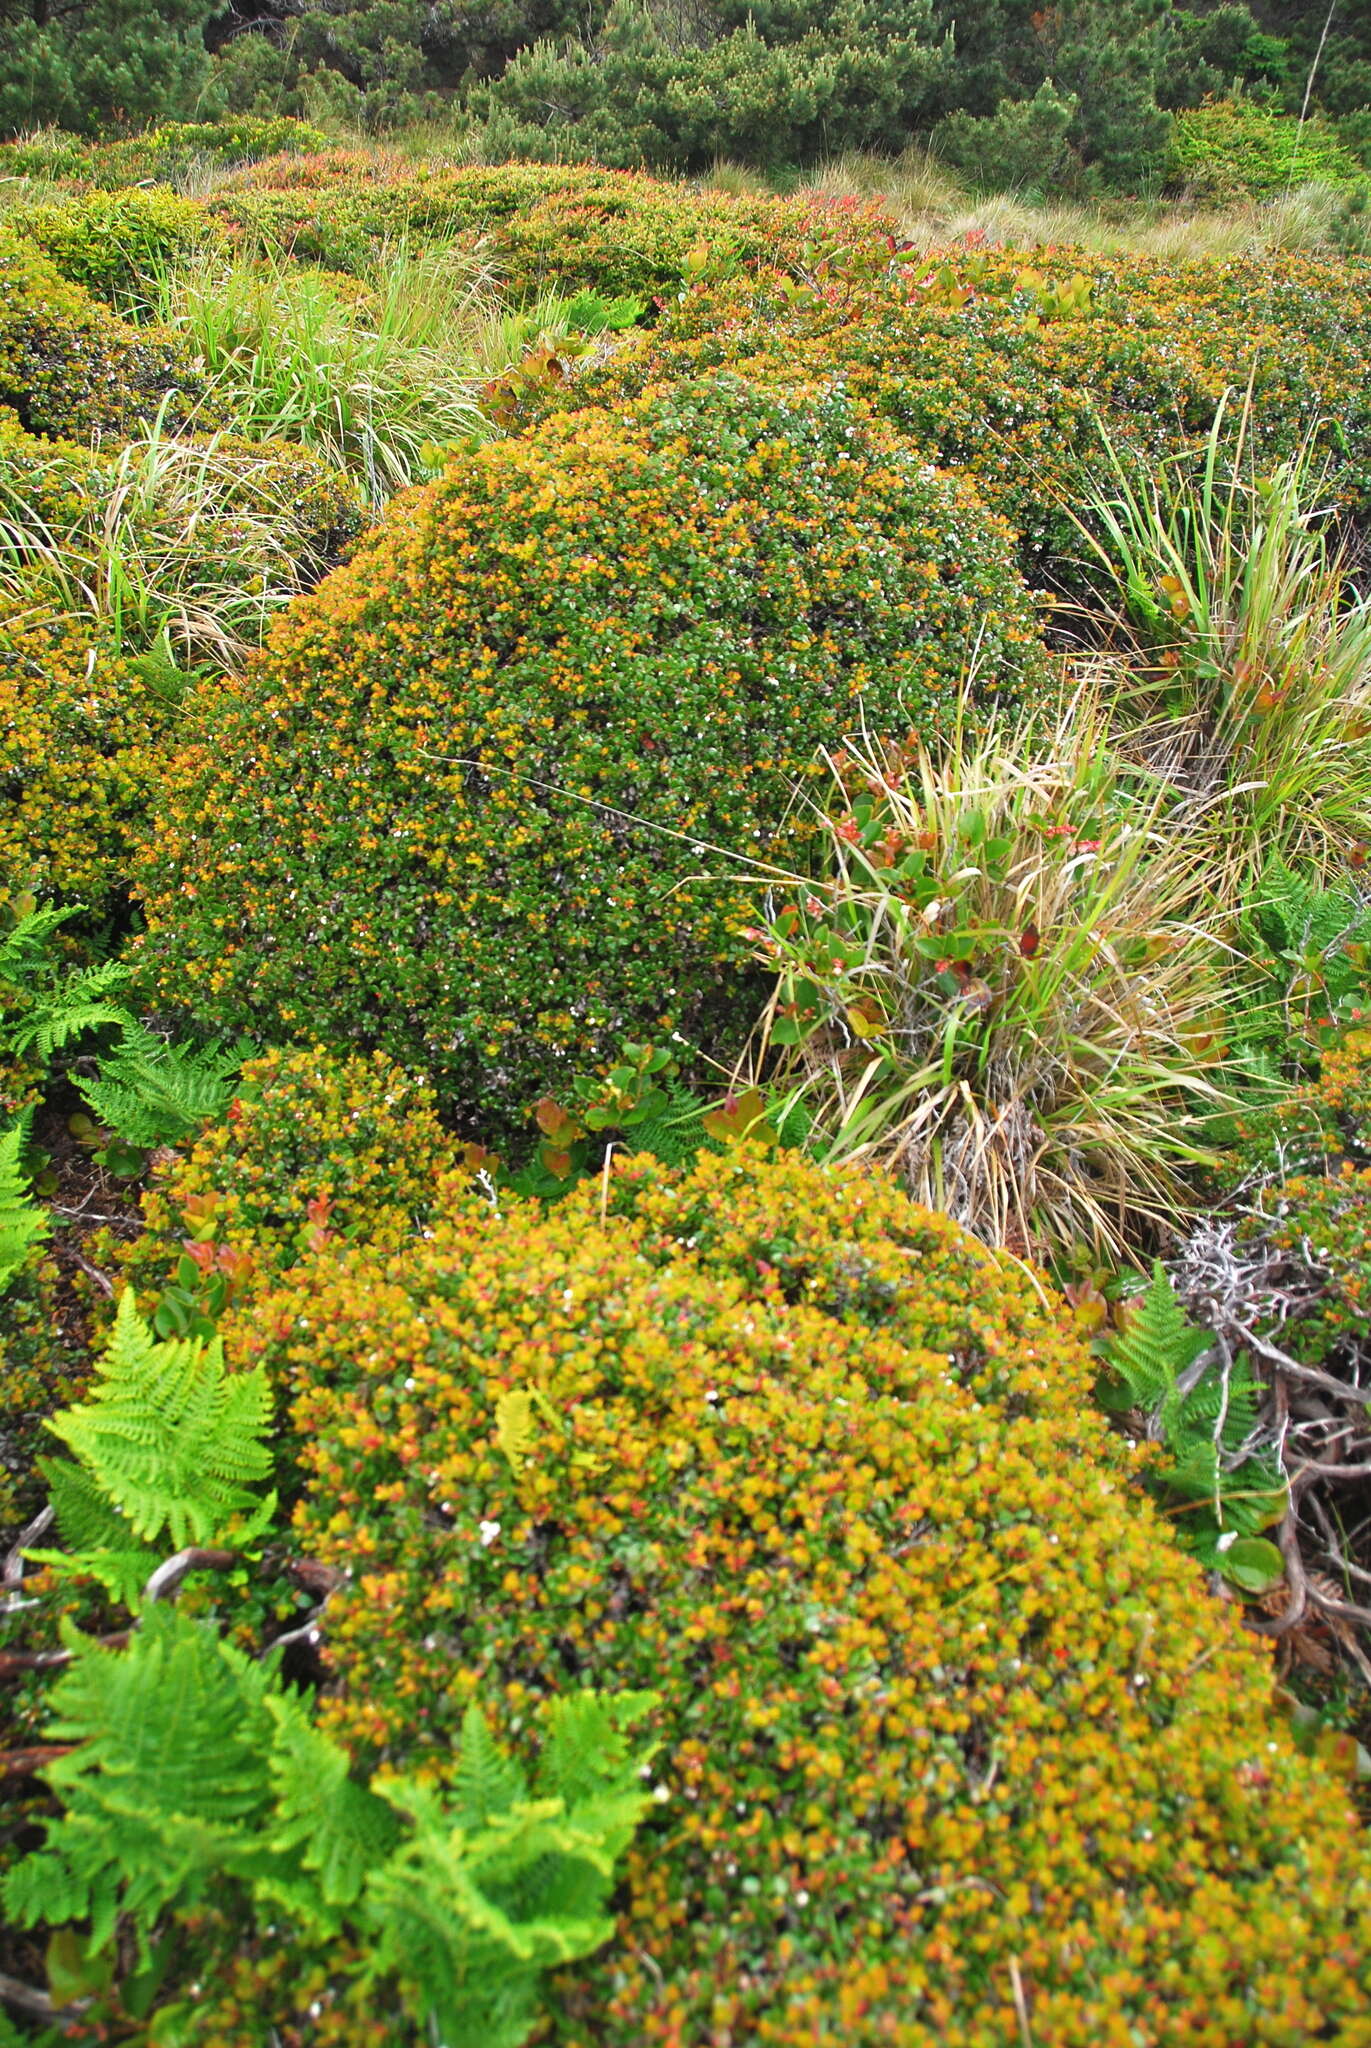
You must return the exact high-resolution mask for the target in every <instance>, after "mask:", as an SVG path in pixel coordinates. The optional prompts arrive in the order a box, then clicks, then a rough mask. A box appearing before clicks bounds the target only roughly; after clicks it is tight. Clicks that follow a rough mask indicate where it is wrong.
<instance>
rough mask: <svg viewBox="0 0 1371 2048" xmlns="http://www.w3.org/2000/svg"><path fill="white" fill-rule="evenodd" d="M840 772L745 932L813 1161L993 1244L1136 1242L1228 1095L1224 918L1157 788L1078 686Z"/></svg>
mask: <svg viewBox="0 0 1371 2048" xmlns="http://www.w3.org/2000/svg"><path fill="white" fill-rule="evenodd" d="M829 765H830V768H831V770H832V774H833V797H834V809H833V810H832V811H831V812H830V814H829V815H828V816H827V817H826V820H825V840H824V855H823V860H822V863H821V871H820V873H819V875H818V876H817V878H816V877H815V876H813V875H810V876H801V875H798V874H797V875H794V876H792V877H790V878H789V880H788V884H787V885H786V886H785V887H784V888H783V890H782V891H781V892H780V893H779V894H778V895H777V896H776V897H775V898H774V901H773V907H772V912H771V915H770V916H769V918H768V920H767V923H766V925H765V927H764V928H763V929H761V930H760V931H759V932H758V934H757V937H758V941H759V956H760V957H761V958H762V959H764V960H765V961H766V962H768V964H770V965H771V966H772V967H773V968H774V969H776V970H777V971H778V976H779V978H778V983H777V987H776V991H775V994H774V996H773V1000H772V1002H771V1004H770V1006H769V1008H768V1011H767V1013H766V1016H765V1018H764V1020H763V1025H762V1029H761V1040H762V1047H761V1059H762V1060H763V1061H774V1066H773V1069H772V1072H773V1083H774V1085H775V1086H776V1087H777V1088H778V1089H780V1090H782V1091H787V1092H788V1093H789V1095H790V1097H791V1098H792V1099H793V1100H797V1101H802V1102H803V1104H804V1106H805V1108H806V1110H807V1111H808V1113H809V1115H810V1117H811V1119H812V1123H813V1142H814V1143H815V1144H816V1146H817V1149H818V1150H819V1151H820V1152H821V1153H822V1154H823V1155H824V1156H826V1157H828V1158H832V1159H852V1158H862V1159H871V1160H875V1161H878V1162H880V1163H882V1164H884V1165H887V1166H889V1167H890V1168H891V1169H892V1170H894V1171H895V1172H897V1173H898V1174H900V1175H901V1177H902V1178H903V1179H904V1181H905V1183H906V1185H907V1186H908V1187H909V1189H910V1191H911V1193H912V1194H914V1196H915V1197H916V1199H918V1200H920V1201H922V1202H926V1203H928V1204H929V1205H931V1206H933V1207H935V1208H939V1209H942V1210H945V1211H946V1212H947V1213H949V1214H950V1215H952V1216H955V1217H956V1218H957V1219H958V1220H959V1221H960V1222H962V1223H964V1224H965V1225H966V1226H967V1227H968V1228H969V1229H971V1230H973V1231H975V1232H976V1234H977V1235H978V1236H980V1237H982V1238H983V1239H985V1240H986V1241H988V1242H990V1243H992V1244H1002V1245H1009V1246H1010V1247H1012V1248H1014V1249H1016V1250H1018V1251H1025V1250H1033V1251H1035V1252H1039V1253H1042V1252H1050V1251H1052V1250H1054V1249H1063V1250H1064V1249H1066V1248H1067V1247H1069V1246H1070V1245H1072V1244H1073V1243H1079V1242H1081V1241H1082V1240H1083V1241H1085V1242H1087V1243H1089V1244H1091V1245H1093V1246H1094V1247H1095V1248H1096V1249H1097V1250H1098V1251H1100V1252H1103V1253H1106V1254H1116V1253H1120V1252H1123V1251H1125V1250H1127V1249H1128V1248H1129V1247H1136V1246H1137V1244H1138V1243H1139V1242H1140V1240H1141V1239H1142V1238H1143V1237H1144V1236H1145V1235H1146V1233H1147V1232H1148V1231H1149V1230H1150V1229H1152V1228H1155V1227H1157V1226H1159V1225H1161V1224H1164V1223H1165V1222H1166V1221H1167V1220H1168V1219H1170V1218H1172V1217H1174V1215H1175V1214H1176V1212H1177V1209H1178V1207H1179V1206H1183V1205H1184V1203H1185V1201H1186V1199H1187V1187H1186V1174H1187V1172H1188V1170H1189V1169H1191V1168H1193V1167H1194V1165H1195V1164H1196V1163H1197V1162H1199V1161H1202V1160H1203V1159H1204V1158H1206V1157H1207V1156H1208V1155H1207V1151H1206V1145H1205V1127H1206V1124H1207V1123H1208V1121H1209V1119H1211V1118H1212V1117H1213V1115H1214V1114H1215V1113H1216V1112H1218V1111H1221V1110H1224V1109H1226V1108H1227V1107H1228V1106H1229V1105H1230V1100H1231V1098H1230V1097H1229V1096H1228V1095H1227V1093H1226V1092H1225V1090H1224V1088H1223V1086H1222V1085H1221V1084H1220V1082H1219V1081H1218V1080H1217V1079H1216V1078H1215V1077H1214V1074H1213V1073H1212V1072H1211V1071H1210V1070H1209V1067H1208V1064H1207V1063H1208V1062H1210V1061H1212V1060H1213V1059H1214V1058H1215V1057H1216V1055H1217V1049H1218V1042H1217V1038H1216V1035H1215V1032H1216V1027H1215V1018H1216V1016H1217V1014H1218V1012H1219V1010H1220V1007H1221V1000H1222V988H1223V967H1224V962H1225V949H1224V945H1223V941H1222V937H1221V924H1222V919H1221V918H1220V917H1219V916H1218V915H1216V914H1211V913H1209V912H1208V911H1207V910H1206V909H1205V908H1204V907H1203V906H1204V905H1205V903H1206V892H1205V886H1204V876H1203V872H1202V866H1201V862H1200V860H1199V859H1198V858H1197V855H1196V852H1195V850H1194V849H1193V848H1192V847H1191V846H1190V845H1189V844H1187V842H1186V840H1185V838H1184V836H1183V835H1180V834H1177V833H1175V832H1174V831H1172V830H1170V829H1169V826H1168V818H1167V812H1168V808H1169V807H1168V801H1167V794H1166V791H1165V790H1164V788H1163V787H1162V786H1161V785H1160V784H1159V783H1157V782H1156V781H1155V780H1154V779H1152V778H1150V777H1147V776H1145V775H1139V774H1138V773H1137V772H1135V771H1131V770H1130V769H1129V768H1128V767H1127V766H1126V764H1125V763H1124V762H1123V761H1122V760H1121V759H1120V757H1119V755H1118V754H1117V753H1116V752H1115V751H1114V749H1113V746H1112V741H1111V734H1110V729H1109V722H1108V719H1107V716H1106V713H1105V709H1104V706H1103V704H1102V701H1101V700H1100V698H1099V697H1098V696H1095V695H1092V694H1090V693H1088V692H1084V691H1082V692H1078V693H1077V694H1075V695H1073V696H1072V697H1071V698H1070V699H1069V701H1067V702H1066V703H1065V704H1064V705H1063V706H1062V707H1061V708H1060V710H1059V711H1057V712H1056V713H1054V714H1053V715H1051V716H1049V717H1047V718H1045V719H1037V720H1035V719H1029V720H1027V721H1025V722H1023V723H1021V724H1019V725H1017V726H1016V725H1013V724H1011V723H1009V722H1007V721H1004V722H999V723H996V724H994V725H993V726H992V727H991V729H990V730H989V731H987V732H984V733H982V734H980V735H978V736H972V735H970V734H968V733H964V732H959V733H957V734H955V735H954V736H953V738H952V740H951V742H950V744H948V745H947V746H946V747H944V748H942V749H941V750H940V751H938V752H937V753H934V752H933V751H931V750H929V749H928V748H927V747H925V746H924V745H922V744H921V743H920V744H916V745H914V746H912V747H911V748H906V749H902V750H901V749H896V748H893V747H891V746H890V745H888V744H885V743H883V742H880V741H877V740H875V739H872V738H870V737H866V738H863V739H862V740H861V741H859V742H856V743H851V742H849V743H848V745H847V746H846V747H845V748H844V750H843V752H842V753H841V754H838V755H835V756H833V757H832V758H831V759H830V762H829ZM787 891H788V893H787ZM1197 905H1198V906H1201V907H1200V908H1199V909H1198V910H1197Z"/></svg>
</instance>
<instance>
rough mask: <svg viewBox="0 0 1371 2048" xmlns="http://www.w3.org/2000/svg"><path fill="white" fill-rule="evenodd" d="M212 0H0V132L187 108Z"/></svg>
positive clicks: (93, 129) (99, 125)
mask: <svg viewBox="0 0 1371 2048" xmlns="http://www.w3.org/2000/svg"><path fill="white" fill-rule="evenodd" d="M215 12H216V9H215V7H214V5H213V4H212V0H161V4H160V5H159V6H157V7H155V8H154V7H149V6H148V5H147V4H146V0H0V131H3V132H4V133H7V134H14V133H18V132H22V131H23V130H24V129H26V128H39V127H46V126H56V127H61V128H70V129H73V130H75V131H77V132H78V133H81V134H95V133H99V132H101V131H104V130H108V129H111V128H138V127H143V126H146V125H147V124H148V123H149V122H153V121H162V120H168V119H177V118H182V117H186V116H189V115H190V114H193V113H194V111H195V107H196V101H197V99H198V97H199V94H200V92H201V90H202V88H203V87H204V85H205V82H206V80H207V78H208V76H209V69H210V60H209V54H208V52H207V50H206V47H205V29H206V26H207V24H208V22H209V20H210V18H211V16H212V15H213V14H214V13H215Z"/></svg>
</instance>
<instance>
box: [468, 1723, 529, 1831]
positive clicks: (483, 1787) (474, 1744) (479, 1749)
mask: <svg viewBox="0 0 1371 2048" xmlns="http://www.w3.org/2000/svg"><path fill="white" fill-rule="evenodd" d="M452 1789H453V1793H454V1794H455V1799H456V1804H455V1809H454V1814H453V1818H454V1819H455V1820H456V1822H457V1824H458V1826H459V1827H464V1828H480V1827H484V1826H485V1825H486V1823H487V1822H488V1821H489V1820H490V1819H491V1818H492V1817H493V1816H494V1815H495V1814H499V1813H508V1812H509V1810H510V1808H511V1807H512V1806H513V1805H514V1803H515V1801H516V1800H519V1799H525V1798H527V1796H528V1786H527V1783H526V1782H525V1779H524V1774H523V1772H522V1771H521V1770H520V1769H519V1766H518V1764H516V1763H515V1761H514V1759H513V1758H512V1757H511V1756H509V1755H508V1754H507V1753H506V1752H505V1751H504V1750H503V1749H501V1748H500V1746H499V1744H498V1743H497V1742H496V1740H495V1737H494V1736H493V1735H492V1734H491V1732H490V1724H489V1723H488V1721H487V1720H486V1717H485V1715H484V1714H483V1713H482V1712H481V1710H480V1708H479V1707H478V1706H477V1705H476V1704H475V1702H474V1701H473V1703H472V1704H471V1705H470V1706H469V1707H468V1708H467V1710H466V1713H465V1714H464V1715H463V1717H462V1747H461V1751H460V1753H459V1755H458V1758H457V1771H456V1775H455V1777H454V1779H453V1786H452Z"/></svg>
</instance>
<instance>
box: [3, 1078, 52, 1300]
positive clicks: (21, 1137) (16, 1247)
mask: <svg viewBox="0 0 1371 2048" xmlns="http://www.w3.org/2000/svg"><path fill="white" fill-rule="evenodd" d="M28 1129H29V1118H28V1115H27V1114H25V1115H24V1116H21V1117H20V1119H19V1121H18V1123H16V1124H12V1125H11V1126H10V1128H9V1130H7V1131H6V1132H5V1134H4V1136H3V1137H0V1294H3V1293H4V1291H5V1289H6V1288H7V1287H8V1286H9V1284H10V1281H11V1280H12V1279H13V1278H14V1276H15V1274H16V1273H17V1272H18V1271H19V1269H20V1267H21V1266H22V1265H23V1264H24V1262H25V1261H26V1260H27V1258H28V1255H29V1253H30V1251H31V1250H32V1249H33V1247H34V1245H36V1244H38V1243H39V1242H40V1241H41V1240H42V1239H43V1238H45V1237H47V1236H49V1235H50V1234H51V1231H52V1223H51V1220H50V1218H49V1217H48V1214H47V1212H46V1210H44V1209H43V1208H41V1207H40V1206H39V1204H38V1203H37V1202H35V1201H34V1200H33V1198H32V1196H31V1194H30V1192H29V1177H28V1175H27V1173H25V1171H24V1169H23V1166H22V1165H21V1164H20V1160H21V1157H22V1155H23V1152H24V1148H25V1146H26V1145H27V1144H28Z"/></svg>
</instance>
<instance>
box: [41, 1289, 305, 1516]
mask: <svg viewBox="0 0 1371 2048" xmlns="http://www.w3.org/2000/svg"><path fill="white" fill-rule="evenodd" d="M270 1423H271V1392H270V1389H269V1387H268V1385H267V1380H266V1376H265V1374H264V1373H262V1372H261V1371H260V1370H258V1371H253V1372H228V1371H226V1370H225V1368H224V1356H223V1346H222V1344H221V1343H220V1342H219V1341H218V1340H217V1339H214V1340H211V1341H210V1342H209V1343H208V1344H206V1343H204V1342H202V1341H200V1340H199V1339H196V1338H191V1339H179V1338H177V1339H163V1340H161V1341H159V1340H158V1339H157V1338H155V1337H154V1336H153V1333H152V1331H151V1330H150V1329H149V1328H148V1326H147V1324H146V1323H144V1322H143V1320H142V1318H141V1317H140V1316H139V1314H138V1309H137V1305H136V1302H135V1299H134V1294H133V1290H132V1288H126V1289H125V1291H124V1293H123V1296H122V1297H121V1299H120V1303H119V1309H118V1313H117V1314H116V1316H115V1319H114V1325H113V1328H112V1330H111V1332H110V1337H109V1342H108V1346H107V1348H106V1351H105V1354H104V1357H103V1359H102V1361H101V1363H100V1366H99V1368H98V1371H97V1376H96V1378H95V1380H94V1381H93V1382H92V1385H91V1387H90V1389H89V1390H88V1392H87V1394H86V1397H85V1399H84V1400H83V1401H82V1402H81V1404H80V1405H79V1406H78V1407H75V1408H68V1409H65V1410H63V1412H62V1413H61V1414H60V1415H55V1416H54V1417H53V1418H52V1420H51V1422H50V1423H49V1425H48V1426H49V1428H50V1429H51V1430H52V1431H53V1434H54V1435H56V1436H58V1437H60V1438H61V1439H62V1441H63V1443H65V1444H66V1445H67V1446H68V1448H69V1449H70V1450H72V1451H74V1452H75V1453H76V1455H77V1457H78V1458H79V1459H80V1460H81V1461H82V1462H83V1463H84V1465H85V1466H86V1468H87V1470H88V1472H89V1474H90V1477H91V1479H92V1480H93V1482H94V1484H95V1485H96V1486H97V1488H98V1489H99V1491H100V1493H101V1495H102V1496H103V1497H104V1499H106V1500H107V1501H108V1502H109V1503H110V1505H111V1506H112V1507H114V1508H115V1509H116V1510H117V1511H118V1512H119V1514H120V1515H122V1516H124V1517H125V1518H126V1520H127V1522H128V1525H129V1528H130V1529H131V1531H132V1533H133V1535H134V1536H135V1537H136V1538H137V1539H138V1540H139V1541H140V1542H151V1541H152V1540H153V1539H154V1538H156V1537H158V1536H161V1535H162V1534H163V1532H165V1533H166V1534H167V1535H168V1536H169V1538H170V1540H171V1542H172V1544H173V1546H174V1547H175V1548H176V1549H178V1550H179V1549H181V1548H183V1547H184V1546H185V1545H187V1544H193V1543H201V1544H203V1543H208V1542H210V1541H211V1540H212V1539H213V1538H214V1537H215V1536H216V1535H219V1534H221V1533H222V1532H223V1531H224V1529H225V1527H226V1526H227V1524H228V1523H229V1522H230V1521H231V1520H232V1519H233V1518H234V1517H235V1516H239V1515H243V1514H247V1513H252V1514H253V1516H254V1520H255V1519H256V1518H257V1517H258V1516H259V1515H260V1514H261V1512H262V1510H261V1507H260V1504H259V1502H258V1500H257V1498H256V1496H255V1495H254V1494H252V1493H251V1492H250V1491H248V1489H249V1488H250V1487H251V1486H253V1485H254V1484H255V1483H256V1482H258V1481H260V1480H262V1479H264V1478H265V1477H266V1476H267V1474H268V1473H269V1471H270V1470H271V1454H270V1452H269V1451H268V1450H267V1448H266V1446H265V1444H264V1442H263V1439H264V1437H265V1435H266V1433H267V1430H268V1429H269V1427H270ZM267 1512H268V1513H269V1512H270V1509H269V1508H268V1510H267Z"/></svg>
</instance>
